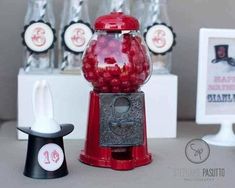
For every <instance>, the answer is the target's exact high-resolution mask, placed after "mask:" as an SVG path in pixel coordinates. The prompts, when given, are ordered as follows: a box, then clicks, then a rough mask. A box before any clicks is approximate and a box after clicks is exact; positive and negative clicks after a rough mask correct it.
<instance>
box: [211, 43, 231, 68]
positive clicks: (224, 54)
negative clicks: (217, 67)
mask: <svg viewBox="0 0 235 188" xmlns="http://www.w3.org/2000/svg"><path fill="white" fill-rule="evenodd" d="M214 47H215V56H216V58H215V59H213V60H212V61H211V62H212V63H219V62H221V61H226V62H227V63H228V64H229V65H231V66H235V60H234V59H233V58H231V57H228V49H229V45H227V44H222V45H216V46H214Z"/></svg>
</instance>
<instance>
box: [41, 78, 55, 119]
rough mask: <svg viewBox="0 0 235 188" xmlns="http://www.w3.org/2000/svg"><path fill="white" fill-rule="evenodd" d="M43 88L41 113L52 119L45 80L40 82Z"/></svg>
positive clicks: (51, 109)
mask: <svg viewBox="0 0 235 188" xmlns="http://www.w3.org/2000/svg"><path fill="white" fill-rule="evenodd" d="M42 86H43V99H44V100H43V111H44V115H45V116H46V117H48V118H51V119H53V116H54V115H53V102H52V96H51V91H50V87H49V85H48V83H47V81H46V80H43V81H42Z"/></svg>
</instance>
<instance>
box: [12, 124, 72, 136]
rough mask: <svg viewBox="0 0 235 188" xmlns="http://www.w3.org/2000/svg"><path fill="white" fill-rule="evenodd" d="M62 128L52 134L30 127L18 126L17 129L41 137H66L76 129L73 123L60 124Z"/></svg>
mask: <svg viewBox="0 0 235 188" xmlns="http://www.w3.org/2000/svg"><path fill="white" fill-rule="evenodd" d="M60 128H61V130H60V131H59V132H57V133H52V134H45V133H39V132H35V131H33V130H32V129H31V128H30V127H18V128H17V129H19V130H20V131H22V132H24V133H26V134H28V135H32V136H36V137H41V138H59V137H64V136H66V135H68V134H69V133H71V132H72V131H73V130H74V126H73V125H71V124H65V125H60Z"/></svg>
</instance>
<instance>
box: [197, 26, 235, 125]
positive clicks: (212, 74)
mask: <svg viewBox="0 0 235 188" xmlns="http://www.w3.org/2000/svg"><path fill="white" fill-rule="evenodd" d="M199 50H200V51H199V69H198V95H197V122H199V123H221V122H222V121H231V122H235V30H225V29H201V31H200V49H199Z"/></svg>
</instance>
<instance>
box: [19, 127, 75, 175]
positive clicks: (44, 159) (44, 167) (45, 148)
mask: <svg viewBox="0 0 235 188" xmlns="http://www.w3.org/2000/svg"><path fill="white" fill-rule="evenodd" d="M60 128H61V130H60V131H59V132H56V133H52V134H44V133H39V132H35V131H33V130H31V128H23V127H20V128H18V129H19V130H20V131H22V132H24V133H26V134H28V135H29V139H28V151H27V157H26V163H25V169H24V175H25V176H27V177H31V178H35V179H52V178H59V177H63V176H66V175H67V174H68V169H67V164H66V159H65V152H64V144H63V137H64V136H66V135H68V134H69V133H71V132H72V131H73V129H74V126H73V125H71V124H67V125H61V126H60Z"/></svg>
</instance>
